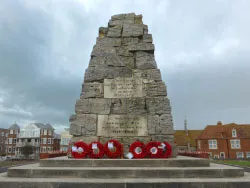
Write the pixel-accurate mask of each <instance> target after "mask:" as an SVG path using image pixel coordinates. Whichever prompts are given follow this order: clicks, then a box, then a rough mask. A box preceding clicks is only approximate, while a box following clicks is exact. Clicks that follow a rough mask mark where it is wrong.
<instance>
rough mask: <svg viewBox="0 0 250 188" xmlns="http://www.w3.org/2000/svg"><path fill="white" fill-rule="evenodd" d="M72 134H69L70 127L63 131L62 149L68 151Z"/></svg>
mask: <svg viewBox="0 0 250 188" xmlns="http://www.w3.org/2000/svg"><path fill="white" fill-rule="evenodd" d="M71 139H72V135H71V134H69V129H65V131H64V132H62V133H61V143H60V151H65V152H67V151H68V147H69V143H70V142H71Z"/></svg>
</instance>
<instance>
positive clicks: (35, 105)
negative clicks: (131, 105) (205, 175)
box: [0, 0, 250, 130]
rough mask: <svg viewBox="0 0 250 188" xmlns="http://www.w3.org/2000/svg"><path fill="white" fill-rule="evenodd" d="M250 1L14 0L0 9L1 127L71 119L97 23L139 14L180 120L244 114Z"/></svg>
mask: <svg viewBox="0 0 250 188" xmlns="http://www.w3.org/2000/svg"><path fill="white" fill-rule="evenodd" d="M249 7H250V2H249V1H247V0H239V1H232V0H231V1H224V0H213V1H199V0H191V1H180V0H176V1H171V0H169V1H167V0H157V1H146V0H137V1H135V0H130V1H119V2H118V1H115V0H110V1H104V0H91V1H90V0H60V1H59V0H55V1H49V0H44V1H29V0H19V1H15V2H14V1H9V0H3V1H2V2H1V8H0V14H1V18H0V59H1V63H0V126H1V127H9V126H10V124H11V123H13V122H15V121H17V123H20V124H23V123H28V122H34V121H38V122H43V123H47V122H49V123H51V124H53V125H55V126H56V128H57V129H58V130H62V129H63V128H64V127H66V126H69V122H68V118H69V116H70V114H71V113H73V112H74V104H75V101H76V99H78V98H79V95H80V90H81V83H82V81H83V76H84V71H85V69H86V68H87V66H88V63H89V57H90V53H91V50H92V48H93V45H94V43H95V41H96V37H97V34H98V28H99V27H100V26H106V25H107V22H108V20H109V19H110V17H111V16H112V15H113V14H118V13H128V12H135V13H136V14H143V21H144V23H145V24H147V25H148V26H149V32H150V33H152V34H153V40H154V44H155V46H156V51H155V56H156V61H157V64H158V67H159V68H160V69H161V72H162V76H163V79H164V81H165V82H166V84H167V87H168V94H169V98H170V99H171V104H172V108H173V115H174V123H175V128H177V129H181V128H183V126H184V125H183V120H184V117H185V116H187V118H188V121H189V127H190V128H192V129H198V128H200V129H201V128H203V127H204V126H205V125H206V124H214V123H216V122H217V121H218V120H222V121H223V122H225V123H226V122H236V123H248V122H250V118H249V116H248V114H247V113H246V112H247V111H249V108H250V102H249V100H248V98H249V94H250V89H249V88H248V83H249V81H250V76H249V73H248V70H249V68H250V67H249V66H250V65H249V60H250V55H249V54H250V53H249V52H250V47H249V43H250V36H249V32H250V26H249V24H248V23H249V22H250V15H249V14H250V13H249Z"/></svg>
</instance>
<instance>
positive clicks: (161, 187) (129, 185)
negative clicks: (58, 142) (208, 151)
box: [0, 173, 250, 188]
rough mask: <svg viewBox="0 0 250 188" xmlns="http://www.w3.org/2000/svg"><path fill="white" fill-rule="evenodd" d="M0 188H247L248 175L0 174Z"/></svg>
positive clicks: (249, 178) (249, 175) (249, 184)
mask: <svg viewBox="0 0 250 188" xmlns="http://www.w3.org/2000/svg"><path fill="white" fill-rule="evenodd" d="M0 187H1V188H70V187H73V188H83V187H86V188H100V187H103V188H104V187H108V188H135V187H136V188H152V187H158V188H222V187H223V188H249V187H250V174H249V173H245V176H244V177H240V178H199V179H198V178H189V179H187V178H183V179H180V178H165V179H150V178H147V179H143V178H138V179H84V178H65V177H62V178H9V177H7V173H2V174H0Z"/></svg>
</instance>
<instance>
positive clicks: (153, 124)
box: [148, 115, 160, 135]
mask: <svg viewBox="0 0 250 188" xmlns="http://www.w3.org/2000/svg"><path fill="white" fill-rule="evenodd" d="M159 125H160V118H159V116H158V115H149V116H148V134H150V135H152V134H157V131H156V129H157V127H159Z"/></svg>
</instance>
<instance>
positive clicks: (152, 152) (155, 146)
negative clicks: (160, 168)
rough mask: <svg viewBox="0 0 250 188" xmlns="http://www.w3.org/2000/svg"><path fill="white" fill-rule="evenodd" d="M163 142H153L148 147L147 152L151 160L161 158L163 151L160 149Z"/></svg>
mask: <svg viewBox="0 0 250 188" xmlns="http://www.w3.org/2000/svg"><path fill="white" fill-rule="evenodd" d="M160 147H161V142H156V141H152V142H149V143H148V144H147V145H146V152H147V156H148V157H149V158H161V157H162V156H163V150H162V149H160Z"/></svg>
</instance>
